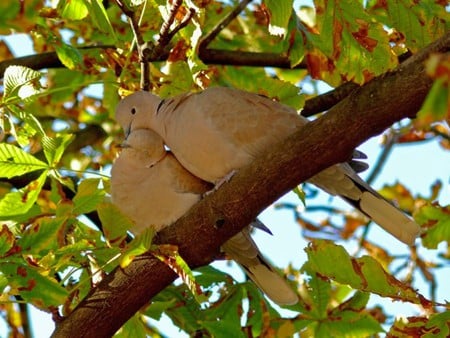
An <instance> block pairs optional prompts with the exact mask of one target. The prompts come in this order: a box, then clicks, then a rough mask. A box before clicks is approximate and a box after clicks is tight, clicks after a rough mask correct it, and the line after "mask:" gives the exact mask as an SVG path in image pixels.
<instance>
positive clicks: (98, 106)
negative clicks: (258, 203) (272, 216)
mask: <svg viewBox="0 0 450 338" xmlns="http://www.w3.org/2000/svg"><path fill="white" fill-rule="evenodd" d="M174 2H175V1H167V2H164V1H156V0H147V1H129V0H127V1H124V4H125V6H126V7H127V8H128V9H129V10H131V11H133V12H134V13H135V15H136V17H138V18H139V22H140V31H141V33H142V36H143V38H144V40H145V41H150V42H152V43H153V44H154V45H153V47H155V46H156V47H158V44H157V42H156V41H157V38H158V34H160V29H161V26H162V24H163V23H164V22H165V21H167V20H168V17H169V16H170V13H171V8H172V3H174ZM236 3H237V2H236V1H227V2H218V1H213V0H209V1H187V0H186V1H184V2H183V4H182V5H181V6H180V7H179V8H178V9H177V11H176V12H175V17H174V22H173V23H172V25H171V28H172V29H174V28H176V26H177V25H179V24H180V23H181V22H182V21H183V19H185V18H186V16H187V13H188V9H189V8H192V9H193V10H194V14H193V16H192V18H190V20H189V22H188V23H187V25H186V26H185V27H184V28H183V29H180V30H179V31H175V34H174V36H173V38H172V40H171V41H170V43H169V44H168V46H164V45H161V47H162V48H160V49H159V50H158V49H157V48H154V50H156V51H158V52H159V54H158V55H154V60H152V61H154V62H152V63H151V73H150V80H151V84H152V91H153V92H155V93H157V94H159V95H161V96H163V97H166V96H170V95H175V94H178V93H181V92H185V91H189V90H194V91H195V90H199V89H201V88H205V87H209V86H213V85H225V86H233V87H237V88H241V89H245V90H247V91H252V92H256V93H260V94H264V95H267V96H270V97H273V98H275V99H277V100H280V101H281V102H284V103H286V104H288V105H291V106H293V107H295V108H297V109H301V108H302V107H303V105H304V103H305V100H306V99H309V98H312V97H314V96H316V95H318V92H316V91H314V92H310V93H306V92H303V93H301V94H299V89H298V86H299V84H300V85H301V84H312V85H313V88H316V86H317V83H318V81H319V80H322V81H325V82H327V83H328V84H329V85H331V86H333V87H336V86H339V85H341V84H343V83H345V82H348V81H353V82H355V83H357V84H363V83H365V82H367V81H370V80H371V79H372V78H374V77H375V76H378V75H381V74H384V73H386V72H388V71H390V70H392V69H394V68H395V67H396V66H397V65H398V63H399V59H401V58H402V56H403V55H404V53H406V52H412V53H414V52H417V51H418V50H420V49H421V48H423V47H425V46H426V45H427V44H428V43H430V42H432V41H434V40H436V39H437V38H438V37H440V36H442V35H443V34H444V33H445V32H446V31H448V29H449V22H450V20H449V13H448V12H447V11H446V7H445V5H446V2H445V1H431V0H429V1H420V2H418V1H409V0H387V1H353V0H345V1H321V0H317V1H314V4H313V5H311V4H309V2H308V5H306V4H305V5H303V4H302V5H299V4H298V2H297V1H296V2H293V1H275V0H264V1H262V2H261V3H260V2H256V3H255V4H250V5H249V6H247V7H246V9H245V10H244V12H243V13H242V15H240V16H239V17H238V18H237V19H235V20H233V21H231V23H230V24H229V25H227V26H226V27H223V28H222V29H221V31H220V33H219V34H218V35H217V36H216V37H215V39H213V40H212V42H211V43H210V44H209V45H208V48H209V49H210V50H218V51H219V52H223V53H226V52H234V54H233V55H232V57H233V58H235V59H236V58H237V59H239V58H241V60H244V58H245V57H246V54H245V53H242V55H241V52H242V51H245V52H252V53H265V55H266V56H267V57H268V61H267V64H271V62H272V61H273V58H274V57H281V58H285V59H286V60H287V63H288V64H289V65H290V66H292V67H293V68H294V67H296V69H293V68H292V69H281V68H267V67H266V68H264V67H246V66H240V67H238V66H233V65H232V64H233V62H231V61H230V62H229V64H226V63H224V64H222V65H219V62H216V63H215V64H211V63H212V62H207V60H211V56H210V55H209V54H208V50H206V51H205V50H201V49H202V46H201V43H200V42H201V39H200V38H203V37H205V36H207V35H208V34H209V33H210V32H211V31H212V30H213V29H214V27H215V26H216V25H217V24H218V23H219V22H220V21H221V20H222V19H223V18H224V17H225V16H226V15H227V14H228V13H230V11H231V10H232V9H233V8H234V7H235V6H236ZM300 3H302V2H301V1H300ZM0 9H1V10H0V33H1V34H4V35H9V36H15V35H16V34H18V33H23V34H26V36H27V37H28V38H29V39H30V40H31V43H32V46H33V50H34V53H35V54H36V55H35V57H34V58H33V59H30V60H29V61H28V63H25V65H24V66H19V65H14V66H10V67H8V68H6V70H5V71H4V76H3V86H2V90H3V92H2V96H1V102H0V114H1V115H0V128H1V136H2V143H0V178H1V181H0V219H1V221H2V223H1V228H0V289H1V290H2V296H1V298H0V304H1V305H0V311H1V312H2V313H3V316H4V317H5V318H7V319H8V325H9V329H10V330H11V334H12V335H14V333H17V332H20V330H23V327H22V325H24V323H23V322H21V321H20V320H19V321H17V320H15V321H14V320H12V319H11V318H14V317H16V318H19V317H18V316H17V315H18V313H17V312H19V311H22V309H23V308H22V307H20V308H19V307H17V306H16V304H19V303H22V302H24V303H26V304H32V305H34V306H36V307H38V308H40V309H42V310H44V311H47V312H50V313H52V314H53V315H54V317H57V316H58V310H57V309H58V307H59V308H60V310H59V313H60V314H62V315H68V314H69V313H70V312H71V311H72V310H73V309H74V308H75V307H76V305H77V304H78V303H79V302H80V300H81V299H82V298H83V297H84V296H85V295H86V294H87V293H88V292H89V290H90V289H91V288H92V287H94V286H95V284H96V283H98V281H99V279H101V278H102V275H103V274H105V273H108V272H110V271H111V270H112V269H113V268H114V267H115V266H117V265H118V264H122V265H126V264H128V263H129V261H130V260H132V259H133V257H134V256H135V255H137V254H140V253H142V252H143V251H145V250H147V249H148V248H149V242H150V240H149V238H144V239H142V238H141V239H137V240H135V241H133V242H131V243H130V244H127V243H126V229H127V226H126V224H129V222H130V220H129V219H128V218H127V217H126V216H125V215H121V214H120V212H119V210H118V209H117V208H115V207H114V206H113V205H111V204H110V203H109V202H108V201H107V197H106V196H107V194H108V192H109V180H108V177H107V176H108V175H107V173H108V168H109V167H110V165H111V163H112V161H113V159H114V158H115V156H116V145H117V144H118V143H119V142H120V140H121V137H122V135H121V130H120V128H119V126H118V125H117V123H115V121H114V120H113V112H114V108H115V105H116V103H117V102H118V100H119V95H118V93H119V92H124V91H125V92H126V91H134V90H137V89H138V88H139V80H140V77H141V74H140V71H139V55H138V52H137V51H136V49H135V48H134V46H135V44H134V42H133V38H134V36H133V33H132V30H131V28H130V26H129V23H128V22H127V20H126V17H125V16H124V15H123V13H122V10H121V9H120V8H119V6H118V5H117V4H116V3H114V2H112V1H103V2H102V1H99V0H93V1H85V0H72V1H53V2H48V1H39V0H33V1H26V2H20V1H15V0H8V1H3V2H2V3H1V4H0ZM294 9H295V10H294ZM447 9H448V7H447ZM13 47H16V46H9V45H8V44H7V43H5V42H4V41H0V55H1V57H0V59H2V60H6V59H12V58H13V54H14V48H13ZM47 52H49V53H50V54H51V53H54V55H56V57H57V59H56V60H55V61H54V62H53V63H47V64H45V59H44V58H45V57H46V54H44V53H47ZM202 52H203V53H204V54H203V55H206V56H205V57H200V55H201V53H202ZM230 55H231V54H230ZM208 57H209V59H208ZM269 58H272V59H270V60H269ZM230 60H231V57H230ZM39 61H41V62H44V63H43V64H44V65H45V66H39V63H38V62H39ZM244 61H245V60H244ZM0 64H1V66H3V64H2V63H0ZM13 64H14V63H13ZM449 64H450V61H449V56H448V54H447V55H435V56H434V57H433V58H432V59H430V60H428V61H427V72H428V74H429V75H430V76H432V77H433V78H434V79H435V84H434V86H433V88H432V90H431V92H430V95H429V96H428V98H427V100H426V101H425V104H424V106H423V108H422V110H421V112H420V113H419V115H418V118H417V119H416V120H414V121H413V122H409V123H408V124H407V125H406V126H405V125H403V127H402V128H400V129H399V130H398V131H397V133H398V135H399V136H398V138H397V140H398V142H400V143H406V142H408V143H414V142H420V141H423V140H432V141H435V142H436V141H437V142H440V144H441V146H442V147H443V148H444V149H449V148H450V143H449V133H448V130H447V129H446V128H445V126H444V124H443V123H442V122H441V121H442V120H445V119H447V121H449V119H450V109H449V102H450V92H449V76H448V74H450V71H449V68H450V66H449ZM248 65H249V66H251V61H248ZM26 66H28V67H26ZM31 68H35V69H36V70H33V69H31ZM43 68H45V69H43ZM2 69H3V70H4V68H2ZM441 188H442V187H441V186H440V185H439V184H437V185H436V186H435V187H433V188H432V194H431V196H430V197H423V196H413V195H411V193H410V192H409V190H408V188H407V187H405V186H403V185H402V184H401V183H400V182H399V183H398V184H397V185H394V186H386V187H385V188H384V189H383V191H382V193H383V194H384V196H385V197H386V198H388V199H390V200H394V201H395V202H396V203H397V204H398V205H399V206H400V207H401V208H402V209H403V210H404V211H405V212H408V213H410V214H412V215H414V217H415V219H416V221H418V222H419V223H420V224H421V225H422V226H423V228H424V231H425V232H424V235H423V236H422V240H421V244H420V245H421V246H423V247H425V248H429V249H433V250H436V248H437V247H438V245H439V244H440V243H442V242H444V243H446V244H447V245H448V242H449V240H450V232H449V229H450V224H449V223H450V216H449V215H450V212H449V207H448V206H441V205H439V203H437V198H438V196H439V192H440V190H441ZM298 193H299V197H300V198H299V201H298V204H302V203H303V199H304V198H305V197H306V201H305V202H306V205H307V204H308V194H307V193H306V194H304V193H303V192H300V191H298ZM300 199H302V200H300ZM278 207H279V208H284V209H288V210H292V211H293V212H294V214H295V216H296V219H297V221H298V223H299V225H300V227H301V229H302V230H303V231H304V230H308V231H309V232H310V233H311V232H312V233H314V237H316V238H327V232H328V230H329V229H334V231H335V233H336V232H337V234H335V236H337V238H340V239H342V240H344V241H345V242H348V243H353V244H355V243H359V245H360V250H361V251H363V252H365V254H366V255H365V256H362V257H358V258H352V257H351V256H350V254H349V253H348V252H347V250H346V249H345V248H344V247H342V246H339V245H336V244H333V243H332V242H328V241H324V240H319V239H317V240H313V241H312V242H311V244H310V246H308V248H306V252H307V255H308V260H307V262H306V263H305V264H304V266H303V267H302V269H300V270H299V269H295V268H293V267H286V268H285V269H284V273H285V274H286V276H288V277H289V280H291V282H292V285H293V286H294V287H295V288H297V290H298V292H299V295H300V296H301V301H300V303H299V304H297V305H294V306H291V307H289V309H290V310H292V311H293V313H294V315H292V316H290V317H286V316H283V315H281V314H280V312H279V311H278V310H277V309H276V308H274V307H272V305H271V304H270V303H268V302H267V301H266V300H265V298H264V297H263V296H262V295H261V294H260V292H259V291H258V290H257V289H256V288H255V286H254V285H252V284H251V283H248V282H245V283H238V282H237V281H235V280H234V279H233V278H232V277H231V276H229V275H228V274H226V273H224V272H222V271H219V270H216V269H214V268H212V267H203V268H201V269H197V270H196V271H195V272H194V273H193V272H191V271H190V270H189V268H188V267H187V266H185V263H184V261H183V260H182V258H181V257H180V256H179V255H178V253H177V251H176V248H173V247H170V246H167V247H161V248H158V249H156V251H155V255H157V256H158V257H159V258H160V259H161V260H162V261H166V262H169V263H168V264H169V265H171V264H172V266H171V267H172V268H173V270H174V271H177V272H178V273H179V274H180V275H182V276H184V277H185V279H184V280H185V281H186V283H187V284H181V285H171V286H169V287H167V288H166V289H165V290H164V291H163V292H161V293H160V294H159V295H158V296H157V297H156V298H155V299H154V300H153V301H152V303H151V304H150V305H149V306H148V307H147V308H146V309H143V310H142V311H141V312H140V313H139V314H136V316H135V317H133V318H131V319H130V321H129V322H128V323H126V324H125V325H124V326H123V328H122V329H121V330H120V331H119V332H118V333H117V335H118V336H133V337H136V336H143V335H144V334H152V335H153V334H158V329H157V328H156V327H153V326H152V325H151V324H149V322H148V321H147V320H146V318H154V319H159V318H160V317H161V315H162V314H163V313H164V314H166V315H167V316H169V317H170V318H171V319H172V321H173V322H174V324H175V325H176V326H178V327H179V328H180V329H182V330H184V331H185V332H187V333H188V334H191V335H199V334H201V335H204V336H215V337H222V336H223V337H230V336H233V337H234V336H235V337H244V336H274V337H281V336H283V337H284V336H291V335H292V334H294V333H295V332H301V335H302V336H303V335H304V336H317V337H322V336H339V337H347V336H348V337H350V336H351V337H366V336H371V335H376V334H378V333H381V332H389V334H391V335H392V336H401V335H411V336H421V335H424V336H425V335H427V336H439V337H444V336H448V323H449V321H450V319H449V311H448V306H445V305H443V304H438V303H437V300H436V299H431V300H428V299H426V298H425V297H424V296H422V295H421V294H420V293H419V292H417V291H416V290H415V286H414V285H415V278H414V277H413V276H414V275H415V273H416V272H418V273H420V274H422V275H424V276H425V278H426V279H427V280H428V282H429V283H430V285H432V284H433V283H435V279H434V275H435V273H437V272H438V271H439V269H440V268H441V267H443V266H446V267H448V265H449V254H448V252H445V253H443V254H441V256H440V257H439V258H436V260H437V261H428V259H427V258H425V257H423V256H422V255H420V253H419V250H418V248H411V256H410V257H407V258H406V259H405V258H404V257H394V256H392V255H391V254H390V253H388V251H387V250H386V249H384V248H383V247H382V246H381V245H376V244H374V243H371V242H370V240H368V239H366V238H364V237H363V238H358V235H357V232H356V230H357V229H358V228H359V227H361V226H363V225H365V220H364V219H363V218H362V217H361V216H354V215H345V216H344V217H343V224H340V225H336V224H333V223H332V221H331V216H333V215H335V214H337V215H342V214H343V212H342V211H341V210H329V217H330V218H328V220H327V221H324V222H322V224H321V225H320V226H319V225H317V224H314V223H312V222H311V221H309V220H307V219H306V218H305V216H304V215H300V214H298V211H297V210H298V205H284V206H283V205H279V206H278ZM102 229H103V230H104V232H102ZM336 229H337V231H336ZM358 233H359V232H358ZM146 235H147V236H150V237H152V235H153V234H146ZM436 252H437V251H436ZM120 254H122V258H121V259H117V257H118V256H119V255H120ZM330 257H334V259H333V260H330ZM336 257H338V258H339V259H337V258H336ZM408 261H410V262H409V263H408ZM336 262H337V263H336ZM399 265H400V266H402V267H403V268H401V271H400V272H402V273H398V272H399V271H396V267H398V266H399ZM394 271H395V272H396V275H400V276H405V277H404V278H401V279H399V278H396V277H394V275H393V274H394ZM143 282H144V283H145V281H143ZM187 285H188V286H187ZM200 288H201V290H202V292H203V293H204V294H205V295H202V296H201V297H200V296H199V295H198V294H197V292H199V290H200ZM191 291H192V292H193V293H192V292H191ZM371 294H378V295H380V296H382V297H385V298H390V299H393V300H400V301H403V302H406V303H410V304H414V305H417V306H418V309H419V310H418V312H419V314H418V315H417V316H416V317H414V318H413V317H411V318H402V319H398V318H397V319H395V321H393V320H392V319H393V318H394V314H392V313H391V312H390V311H389V309H388V308H379V307H373V306H369V305H368V301H369V298H370V297H371ZM194 295H195V296H194ZM11 302H12V303H11ZM219 319H220V320H219ZM80 325H82V323H80Z"/></svg>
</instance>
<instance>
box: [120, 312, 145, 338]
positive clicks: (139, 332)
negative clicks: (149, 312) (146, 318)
mask: <svg viewBox="0 0 450 338" xmlns="http://www.w3.org/2000/svg"><path fill="white" fill-rule="evenodd" d="M140 317H141V315H140V314H139V313H137V314H135V315H134V316H133V317H131V318H130V319H129V320H128V321H127V322H126V323H125V324H124V325H123V326H122V327H121V328H120V330H119V331H118V332H117V333H116V334H115V335H114V338H133V337H148V336H147V331H146V326H145V325H144V323H143V322H142V319H141V318H140Z"/></svg>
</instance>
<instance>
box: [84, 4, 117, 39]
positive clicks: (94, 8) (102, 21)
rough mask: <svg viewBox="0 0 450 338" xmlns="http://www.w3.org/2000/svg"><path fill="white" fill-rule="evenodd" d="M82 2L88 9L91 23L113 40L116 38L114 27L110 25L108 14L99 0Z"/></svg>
mask: <svg viewBox="0 0 450 338" xmlns="http://www.w3.org/2000/svg"><path fill="white" fill-rule="evenodd" d="M84 4H85V5H86V7H87V8H88V10H89V14H90V16H91V19H92V23H93V24H94V25H95V26H96V27H97V28H98V29H99V30H100V31H102V32H103V33H106V34H108V35H109V36H110V37H111V38H112V39H113V40H114V42H115V41H116V40H117V37H116V34H115V33H114V28H113V27H112V26H111V22H110V21H109V18H108V14H107V13H106V10H105V7H103V3H102V1H101V0H84Z"/></svg>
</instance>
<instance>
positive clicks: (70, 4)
mask: <svg viewBox="0 0 450 338" xmlns="http://www.w3.org/2000/svg"><path fill="white" fill-rule="evenodd" d="M58 10H59V12H60V13H61V17H62V18H64V19H69V20H81V19H84V18H85V17H86V16H87V15H88V13H89V12H88V9H87V7H86V5H85V3H84V0H71V1H59V2H58Z"/></svg>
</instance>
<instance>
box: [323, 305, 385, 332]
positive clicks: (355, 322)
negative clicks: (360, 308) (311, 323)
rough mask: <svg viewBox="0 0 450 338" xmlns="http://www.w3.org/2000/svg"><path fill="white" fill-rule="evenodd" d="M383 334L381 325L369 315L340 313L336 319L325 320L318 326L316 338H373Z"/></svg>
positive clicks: (349, 312) (351, 312) (348, 312)
mask: <svg viewBox="0 0 450 338" xmlns="http://www.w3.org/2000/svg"><path fill="white" fill-rule="evenodd" d="M378 332H383V328H382V327H381V325H380V323H379V322H378V321H377V320H376V319H375V318H373V317H372V316H370V315H369V314H367V313H359V312H354V311H342V312H339V316H337V317H336V318H332V320H331V318H330V320H324V321H321V322H320V323H319V325H317V327H316V330H315V335H314V336H315V337H343V338H353V337H371V336H374V335H375V334H376V333H378Z"/></svg>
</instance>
